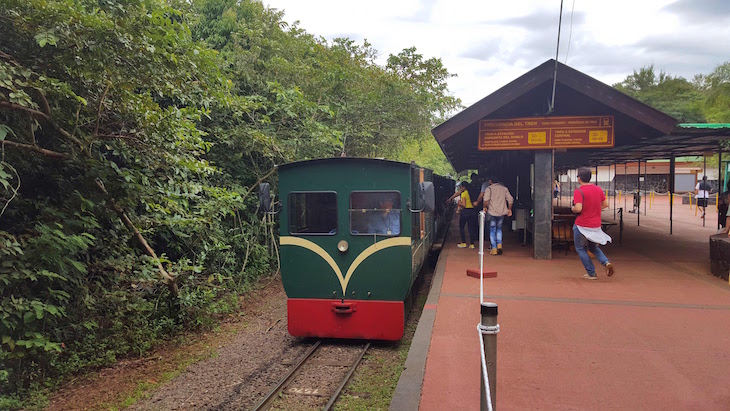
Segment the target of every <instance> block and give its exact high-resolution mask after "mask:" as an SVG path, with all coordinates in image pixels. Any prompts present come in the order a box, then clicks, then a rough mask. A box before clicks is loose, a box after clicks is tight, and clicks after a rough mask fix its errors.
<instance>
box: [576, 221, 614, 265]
mask: <svg viewBox="0 0 730 411" xmlns="http://www.w3.org/2000/svg"><path fill="white" fill-rule="evenodd" d="M573 244H575V251H577V252H578V256H580V262H582V263H583V267H585V268H586V272H587V273H588V275H590V276H591V277H595V276H596V267H595V266H594V265H593V261H591V257H590V256H589V255H588V250H590V251H591V252H592V253H593V254H594V255H595V256H596V258H597V259H598V262H599V263H601V265H606V264H608V258H607V257H606V254H603V251H601V248H600V247H598V244H596V243H592V242H590V241H588V239H587V238H585V236H584V235H583V234H582V233H581V232H580V230H578V226H573Z"/></svg>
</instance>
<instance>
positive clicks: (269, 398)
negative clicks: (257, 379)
mask: <svg viewBox="0 0 730 411" xmlns="http://www.w3.org/2000/svg"><path fill="white" fill-rule="evenodd" d="M321 343H322V341H317V342H316V343H314V345H312V346H311V347H310V348H309V350H308V351H307V352H306V354H304V357H303V358H302V359H301V360H299V362H298V363H297V364H296V365H295V366H294V368H292V369H291V371H289V373H288V374H287V375H286V376H285V377H284V378H283V379H282V380H281V381H279V383H278V384H276V387H274V389H273V390H271V392H269V393H268V394H267V395H266V397H264V399H262V400H261V401H260V402H259V403H258V404H256V406H255V407H254V408H253V411H263V410H266V409H268V408H269V407H270V406H271V403H272V402H274V400H275V399H276V398H277V397H278V395H279V393H280V392H281V391H282V390H283V389H284V387H286V385H287V384H288V383H289V381H291V380H292V379H293V378H294V376H295V375H296V374H297V373H298V372H299V370H300V369H301V368H302V365H304V363H305V362H306V361H307V360H308V359H309V358H310V357H311V356H312V354H314V352H315V351H317V348H318V347H319V345H320V344H321Z"/></svg>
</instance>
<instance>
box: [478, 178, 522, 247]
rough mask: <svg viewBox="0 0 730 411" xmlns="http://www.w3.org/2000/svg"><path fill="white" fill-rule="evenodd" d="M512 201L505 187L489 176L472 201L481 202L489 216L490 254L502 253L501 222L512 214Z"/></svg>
mask: <svg viewBox="0 0 730 411" xmlns="http://www.w3.org/2000/svg"><path fill="white" fill-rule="evenodd" d="M514 201H515V200H514V198H512V194H510V193H509V190H508V189H507V187H505V186H503V185H502V183H499V182H498V181H497V179H496V178H495V177H490V178H489V179H487V181H486V183H484V184H482V192H481V193H480V194H479V198H478V199H477V201H475V202H474V204H478V203H479V202H483V204H484V212H486V213H487V217H488V218H489V242H490V245H491V247H492V251H490V252H489V254H491V255H501V254H502V223H504V217H511V216H512V204H513V203H514Z"/></svg>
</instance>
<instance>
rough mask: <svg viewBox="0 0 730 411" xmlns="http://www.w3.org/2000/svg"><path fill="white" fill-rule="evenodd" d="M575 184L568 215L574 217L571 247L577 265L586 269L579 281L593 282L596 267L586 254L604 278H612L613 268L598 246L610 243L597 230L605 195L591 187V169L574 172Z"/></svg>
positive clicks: (606, 200)
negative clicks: (572, 244)
mask: <svg viewBox="0 0 730 411" xmlns="http://www.w3.org/2000/svg"><path fill="white" fill-rule="evenodd" d="M578 183H579V184H580V186H578V188H576V189H575V191H574V192H573V206H572V207H571V211H573V212H574V213H575V214H578V216H577V217H576V219H575V225H574V226H573V243H574V244H575V251H576V252H578V256H580V261H581V262H582V263H583V267H585V269H586V274H583V278H585V279H586V280H595V279H596V267H595V266H594V265H593V261H591V257H590V256H589V255H588V251H589V250H590V252H591V253H593V254H594V255H595V256H596V258H597V259H598V262H600V263H601V265H603V266H604V267H606V275H607V276H609V277H610V276H612V275H613V273H614V268H613V264H611V262H610V261H608V258H607V257H606V255H605V254H604V253H603V251H601V248H600V247H599V246H598V245H599V244H600V245H606V243H607V242H610V241H611V237H610V236H609V235H608V234H606V233H604V232H603V230H602V229H601V210H602V209H604V208H607V207H608V199H607V198H606V194H605V193H604V192H603V190H601V187H598V186H597V185H595V184H591V169H590V168H587V167H581V168H579V169H578Z"/></svg>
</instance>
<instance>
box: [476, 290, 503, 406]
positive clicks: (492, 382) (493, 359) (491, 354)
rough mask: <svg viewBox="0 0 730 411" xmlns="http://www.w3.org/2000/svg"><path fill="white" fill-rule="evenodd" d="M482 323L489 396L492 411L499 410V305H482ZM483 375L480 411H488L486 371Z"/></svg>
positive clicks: (481, 329)
mask: <svg viewBox="0 0 730 411" xmlns="http://www.w3.org/2000/svg"><path fill="white" fill-rule="evenodd" d="M481 314H482V322H481V324H480V326H479V328H480V331H481V338H482V344H483V345H484V352H483V355H484V362H483V364H486V368H487V377H488V379H489V394H490V398H491V403H492V407H491V409H492V410H496V409H497V333H498V332H499V324H498V323H497V304H496V303H482V306H481ZM480 375H481V381H482V383H481V385H480V387H481V397H480V398H481V401H480V408H479V409H480V410H481V411H487V410H489V409H490V407H489V404H488V400H487V391H486V388H485V385H484V369H483V368H482V372H481V373H480Z"/></svg>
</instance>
